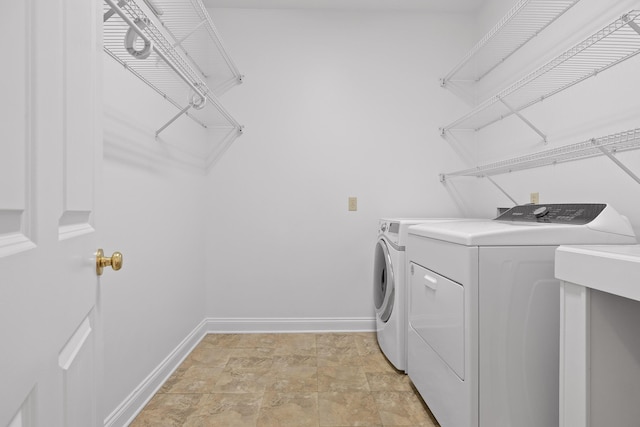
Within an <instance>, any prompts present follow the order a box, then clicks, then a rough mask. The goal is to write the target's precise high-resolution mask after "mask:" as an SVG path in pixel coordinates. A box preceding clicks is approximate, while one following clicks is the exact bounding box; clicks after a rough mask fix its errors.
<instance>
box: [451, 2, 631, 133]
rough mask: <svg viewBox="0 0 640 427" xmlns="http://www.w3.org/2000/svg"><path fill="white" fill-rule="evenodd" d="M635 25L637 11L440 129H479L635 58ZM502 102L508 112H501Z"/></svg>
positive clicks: (503, 110)
mask: <svg viewBox="0 0 640 427" xmlns="http://www.w3.org/2000/svg"><path fill="white" fill-rule="evenodd" d="M636 21H640V11H638V10H632V11H630V12H629V13H627V14H625V15H623V16H622V17H621V18H619V19H617V20H615V21H614V22H612V23H611V24H609V25H607V26H606V27H604V28H602V29H601V30H600V31H598V32H596V33H595V34H593V35H592V36H591V37H589V38H587V39H586V40H584V41H582V42H581V43H579V44H577V45H575V46H574V47H572V48H571V49H569V50H567V51H565V52H564V53H563V54H561V55H559V56H558V57H556V58H555V59H553V60H551V61H549V62H548V63H546V64H545V65H543V66H542V67H540V68H538V69H536V70H535V71H533V72H531V73H529V74H527V75H526V76H525V77H523V78H522V79H520V80H518V81H517V82H516V83H514V84H512V85H511V86H509V87H507V88H506V89H504V90H502V91H500V92H499V93H498V94H496V95H494V96H493V97H491V98H489V99H487V100H486V101H484V102H482V103H481V104H480V105H478V106H477V107H476V108H474V109H473V110H471V111H470V112H469V113H467V114H465V115H464V116H462V117H461V118H459V119H457V120H456V121H454V122H452V123H451V124H449V125H447V126H444V127H443V128H441V129H443V130H444V132H448V131H450V130H454V129H455V130H459V129H474V130H476V131H477V130H480V129H483V128H484V127H486V126H489V125H491V124H493V123H495V122H497V121H499V120H501V119H503V118H506V117H509V116H511V115H513V114H516V113H517V112H519V111H522V110H524V109H525V108H528V107H530V106H532V105H534V104H537V103H538V102H541V101H543V100H544V99H546V98H549V97H551V96H553V95H555V94H557V93H559V92H561V91H563V90H565V89H568V88H570V87H572V86H574V85H576V84H578V83H580V82H582V81H584V80H586V79H588V78H590V77H593V76H596V75H598V74H599V73H601V72H603V71H605V70H607V69H609V68H611V67H613V66H614V65H617V64H619V63H620V62H623V61H625V60H627V59H629V58H631V57H633V56H636V55H637V54H639V53H640V37H639V36H640V25H639V24H638V22H636ZM504 102H507V103H508V105H509V106H510V107H511V108H509V109H506V111H505V108H504V105H502V103H504Z"/></svg>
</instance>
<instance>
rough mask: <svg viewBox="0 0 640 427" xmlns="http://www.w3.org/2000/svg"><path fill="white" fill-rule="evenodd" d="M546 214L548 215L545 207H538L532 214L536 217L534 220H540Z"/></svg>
mask: <svg viewBox="0 0 640 427" xmlns="http://www.w3.org/2000/svg"><path fill="white" fill-rule="evenodd" d="M548 213H549V208H548V207H546V206H540V207H539V208H538V209H536V210H535V211H533V214H534V215H535V216H536V218H542V217H543V216H545V215H546V214H548Z"/></svg>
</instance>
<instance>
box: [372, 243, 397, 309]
mask: <svg viewBox="0 0 640 427" xmlns="http://www.w3.org/2000/svg"><path fill="white" fill-rule="evenodd" d="M394 297H395V277H394V275H393V265H392V263H391V256H390V255H389V248H388V246H387V243H386V242H385V241H384V240H383V239H379V240H378V243H377V244H376V253H375V258H374V265H373V301H374V304H375V307H376V315H377V316H378V317H379V318H380V320H382V321H383V322H386V321H387V320H389V317H390V316H391V311H392V310H393V300H394Z"/></svg>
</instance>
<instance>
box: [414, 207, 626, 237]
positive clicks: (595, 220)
mask: <svg viewBox="0 0 640 427" xmlns="http://www.w3.org/2000/svg"><path fill="white" fill-rule="evenodd" d="M581 206H583V207H584V209H585V210H583V211H580V207H581ZM597 206H600V207H599V208H598V207H597ZM542 207H546V208H547V210H546V211H543V210H541V209H540V208H542ZM576 209H577V210H576ZM512 211H513V212H512ZM534 211H536V212H537V214H538V215H540V214H542V215H541V216H539V217H538V218H536V217H535V215H536V214H534ZM587 211H588V212H589V214H588V215H587V214H586V213H585V212H587ZM510 212H511V213H510ZM545 212H547V213H545ZM551 212H554V213H553V214H551ZM569 212H573V213H574V214H576V213H577V212H581V213H580V214H576V215H574V216H575V220H572V219H571V215H569ZM520 213H522V214H520ZM531 215H533V217H534V219H533V220H532V219H531ZM549 215H551V216H549ZM518 217H522V218H524V219H523V220H519V219H517V218H518ZM545 217H546V219H545ZM557 217H560V220H559V221H556V222H552V221H554V218H557ZM505 218H507V220H504V219H505ZM409 234H410V235H415V236H422V237H428V238H432V239H438V240H444V241H447V242H452V243H457V244H460V245H466V246H542V245H562V244H565V245H567V244H574V245H584V244H632V243H637V241H636V237H635V233H634V232H633V228H632V227H631V224H629V220H627V218H625V217H624V216H622V215H620V214H619V213H618V212H617V211H616V210H615V209H614V208H612V207H611V206H609V205H605V204H600V205H595V204H582V205H577V204H571V205H523V206H516V207H515V208H513V209H511V210H509V211H507V212H506V213H504V214H503V215H501V216H500V217H498V218H496V219H495V220H492V221H472V222H447V223H438V224H419V225H414V226H412V227H409Z"/></svg>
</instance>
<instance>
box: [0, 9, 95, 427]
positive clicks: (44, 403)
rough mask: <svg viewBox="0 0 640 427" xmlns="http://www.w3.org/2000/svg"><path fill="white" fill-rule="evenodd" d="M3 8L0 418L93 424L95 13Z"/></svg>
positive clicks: (14, 422) (35, 423) (32, 425)
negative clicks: (4, 59) (4, 60)
mask: <svg viewBox="0 0 640 427" xmlns="http://www.w3.org/2000/svg"><path fill="white" fill-rule="evenodd" d="M4 6H5V7H4V9H3V13H2V14H0V49H2V50H3V52H4V54H5V58H6V59H7V61H6V62H4V63H3V68H2V71H1V72H2V77H3V78H2V79H0V93H2V94H3V102H2V103H0V114H2V125H1V126H0V144H1V146H2V155H0V342H1V343H2V351H0V378H1V379H2V380H1V381H0V402H1V404H0V426H9V425H10V426H11V427H14V426H15V427H18V426H20V427H39V426H46V427H58V426H83V427H84V426H97V425H102V418H103V417H102V416H101V414H100V411H99V410H98V409H97V407H96V402H97V401H99V400H98V399H97V397H96V396H97V394H98V391H99V387H98V384H99V381H100V376H101V372H100V370H101V363H100V352H99V351H96V349H97V348H98V349H99V348H101V338H100V337H101V334H100V317H99V313H100V308H99V304H98V286H99V281H98V279H97V276H96V273H95V251H96V249H97V247H98V240H97V237H96V235H97V233H96V227H95V214H96V209H95V203H96V200H98V199H99V194H98V192H97V191H96V189H97V188H98V187H99V185H98V183H99V176H100V175H99V172H100V171H101V162H100V156H101V137H100V130H101V129H100V117H101V108H100V102H101V101H100V90H99V89H100V88H99V76H100V72H99V68H98V66H99V63H98V59H99V58H100V59H101V56H100V54H101V51H102V49H101V46H100V44H101V40H100V31H98V28H99V25H100V22H101V20H100V10H99V8H98V4H97V2H94V1H86V0H51V1H43V2H37V4H36V1H35V0H27V1H17V2H7V3H6V4H4ZM5 119H6V120H5ZM5 154H6V155H5Z"/></svg>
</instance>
